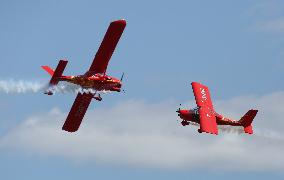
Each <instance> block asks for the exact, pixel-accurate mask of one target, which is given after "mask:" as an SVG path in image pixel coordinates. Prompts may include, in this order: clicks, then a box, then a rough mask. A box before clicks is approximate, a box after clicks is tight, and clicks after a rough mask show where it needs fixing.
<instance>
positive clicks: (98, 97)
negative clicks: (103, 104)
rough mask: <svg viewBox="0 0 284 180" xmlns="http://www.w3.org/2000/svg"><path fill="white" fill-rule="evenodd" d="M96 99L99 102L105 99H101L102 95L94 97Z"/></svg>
mask: <svg viewBox="0 0 284 180" xmlns="http://www.w3.org/2000/svg"><path fill="white" fill-rule="evenodd" d="M94 99H95V100H97V101H101V100H103V98H102V97H101V95H100V94H98V96H94Z"/></svg>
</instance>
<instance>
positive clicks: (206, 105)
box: [191, 82, 218, 134]
mask: <svg viewBox="0 0 284 180" xmlns="http://www.w3.org/2000/svg"><path fill="white" fill-rule="evenodd" d="M191 86H192V89H193V94H194V96H195V101H196V104H197V106H198V111H199V118H200V130H201V132H207V133H211V134H218V128H217V123H216V117H215V112H214V107H213V104H212V100H211V97H210V93H209V89H208V87H207V86H204V85H202V84H200V83H198V82H192V83H191Z"/></svg>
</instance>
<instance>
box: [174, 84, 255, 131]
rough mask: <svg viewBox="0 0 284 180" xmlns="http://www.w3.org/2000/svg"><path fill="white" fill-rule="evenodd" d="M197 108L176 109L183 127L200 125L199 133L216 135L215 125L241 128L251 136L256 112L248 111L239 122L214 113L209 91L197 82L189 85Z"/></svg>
mask: <svg viewBox="0 0 284 180" xmlns="http://www.w3.org/2000/svg"><path fill="white" fill-rule="evenodd" d="M191 86H192V89H193V93H194V96H195V101H196V104H197V107H196V108H194V109H190V110H186V109H180V108H179V109H178V110H177V111H176V112H177V113H178V116H179V117H180V118H181V119H182V121H181V124H182V125H183V126H186V125H189V124H200V128H199V129H198V132H199V133H202V132H206V133H211V134H216V135H217V134H218V128H217V125H230V126H242V127H243V128H244V132H245V133H248V134H253V130H252V125H251V123H252V121H253V119H254V117H255V116H256V114H257V112H258V110H253V109H251V110H249V111H248V112H247V113H246V114H245V115H244V116H243V117H242V118H241V119H240V120H239V121H236V120H231V119H228V118H225V117H224V116H222V115H221V114H218V113H216V112H215V110H214V107H213V104H212V101H211V97H210V93H209V89H208V87H207V86H204V85H202V84H200V83H198V82H192V83H191Z"/></svg>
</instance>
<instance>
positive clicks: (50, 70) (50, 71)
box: [41, 66, 54, 76]
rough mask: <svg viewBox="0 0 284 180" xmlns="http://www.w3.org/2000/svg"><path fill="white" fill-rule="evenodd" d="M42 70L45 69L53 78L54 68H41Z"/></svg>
mask: <svg viewBox="0 0 284 180" xmlns="http://www.w3.org/2000/svg"><path fill="white" fill-rule="evenodd" d="M41 68H42V69H44V70H45V71H46V72H48V74H50V75H51V76H53V74H54V71H53V69H52V68H50V67H49V66H41Z"/></svg>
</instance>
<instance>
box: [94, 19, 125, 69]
mask: <svg viewBox="0 0 284 180" xmlns="http://www.w3.org/2000/svg"><path fill="white" fill-rule="evenodd" d="M125 26H126V21H125V20H117V21H113V22H112V23H110V25H109V27H108V30H107V32H106V34H105V36H104V39H103V41H102V43H101V45H100V47H99V50H98V52H97V54H96V56H95V58H94V60H93V63H92V65H91V67H90V69H89V73H92V74H96V73H101V74H104V73H105V72H106V69H107V65H108V62H109V60H110V58H111V56H112V54H113V51H114V49H115V47H116V45H117V43H118V41H119V39H120V37H121V35H122V33H123V30H124V28H125Z"/></svg>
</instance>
